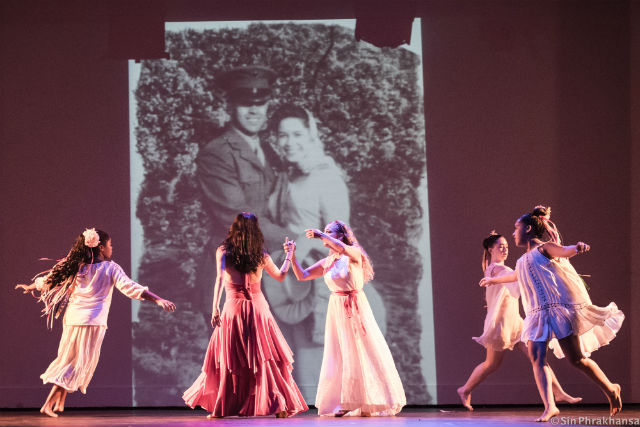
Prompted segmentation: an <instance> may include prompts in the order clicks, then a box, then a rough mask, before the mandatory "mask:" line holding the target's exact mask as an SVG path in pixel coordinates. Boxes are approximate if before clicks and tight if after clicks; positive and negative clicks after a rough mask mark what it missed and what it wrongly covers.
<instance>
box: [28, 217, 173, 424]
mask: <svg viewBox="0 0 640 427" xmlns="http://www.w3.org/2000/svg"><path fill="white" fill-rule="evenodd" d="M112 253H113V248H112V246H111V238H110V237H109V235H108V234H107V233H106V232H104V231H102V230H95V229H94V228H91V229H87V230H85V231H84V232H83V233H82V234H80V235H79V236H78V237H77V239H76V241H75V243H74V244H73V247H72V248H71V250H70V251H69V253H68V254H67V256H66V257H64V258H63V259H62V260H60V261H58V263H57V264H56V265H55V266H53V268H52V269H51V270H48V271H46V272H44V273H41V274H39V275H37V276H36V278H35V279H34V281H33V283H31V284H30V285H17V286H16V289H23V291H24V293H31V294H32V295H33V293H34V291H39V292H40V297H39V298H38V300H39V301H42V302H43V303H44V304H45V308H44V309H43V310H42V311H43V313H44V315H46V317H47V324H48V326H49V327H51V326H52V324H53V320H54V318H57V317H58V316H59V315H60V314H61V313H62V311H63V310H65V308H66V311H65V314H64V321H63V329H62V337H61V338H60V345H59V346H58V357H57V358H56V359H55V360H54V361H53V362H51V364H50V365H49V367H48V368H47V370H46V371H45V372H44V373H43V374H42V375H41V376H40V378H42V382H43V383H44V384H47V383H51V384H53V387H52V388H51V392H50V393H49V396H48V397H47V400H46V401H45V402H44V405H43V406H42V408H41V409H40V412H41V413H43V414H45V415H48V416H50V417H57V416H58V414H56V412H62V411H64V401H65V398H66V396H67V393H69V392H70V393H73V392H74V391H76V390H78V389H80V391H81V392H82V393H86V392H87V386H88V385H89V382H90V381H91V377H92V376H93V372H94V371H95V369H96V366H97V364H98V359H99V358H100V348H101V346H102V340H103V339H104V334H105V332H106V331H107V316H108V315H109V307H110V306H111V296H112V294H113V287H114V286H115V287H116V288H118V290H119V291H120V292H122V293H123V294H125V295H126V296H128V297H129V298H135V299H139V300H149V301H152V302H154V303H156V304H157V305H159V306H160V307H162V309H163V310H165V311H171V312H172V311H174V310H175V305H174V304H173V303H172V302H171V301H168V300H165V299H163V298H160V297H159V296H157V295H156V294H154V293H152V292H150V291H149V289H148V288H147V287H146V286H141V285H139V284H138V283H136V282H134V281H133V280H131V279H130V278H129V277H128V276H127V275H126V274H125V272H124V271H123V270H122V268H121V267H120V266H119V265H118V264H116V263H115V262H113V261H111V255H112Z"/></svg>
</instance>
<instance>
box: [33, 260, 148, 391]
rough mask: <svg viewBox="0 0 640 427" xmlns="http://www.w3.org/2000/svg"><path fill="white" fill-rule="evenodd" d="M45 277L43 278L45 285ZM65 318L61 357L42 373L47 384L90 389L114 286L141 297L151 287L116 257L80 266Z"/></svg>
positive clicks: (81, 389)
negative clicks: (129, 273) (129, 272)
mask: <svg viewBox="0 0 640 427" xmlns="http://www.w3.org/2000/svg"><path fill="white" fill-rule="evenodd" d="M43 281H44V280H40V281H39V282H40V283H39V284H40V286H41V285H42V283H43ZM36 285H38V283H36ZM73 286H74V288H73V291H72V293H71V296H70V298H69V305H68V306H67V308H66V311H65V314H64V321H63V329H62V337H61V338H60V344H59V346H58V357H56V359H55V360H54V361H53V362H51V364H50V365H49V367H48V368H47V370H46V371H45V372H44V373H43V374H42V375H40V378H41V379H42V382H43V383H44V384H47V383H50V384H57V385H58V386H60V387H62V388H64V389H65V390H67V391H68V392H74V391H76V390H78V389H79V390H80V391H81V392H82V393H86V392H87V386H88V385H89V382H90V381H91V378H92V377H93V373H94V371H95V369H96V366H97V365H98V360H99V359H100V348H101V347H102V340H103V339H104V334H105V332H106V330H107V317H108V315H109V307H110V306H111V297H112V295H113V288H114V286H115V287H116V288H117V289H118V290H119V291H120V292H122V293H123V294H125V295H126V296H128V297H129V298H134V299H142V294H143V293H144V291H145V290H147V289H148V288H147V287H146V286H141V285H139V284H138V283H136V282H134V281H133V280H131V279H130V278H129V277H128V276H127V275H126V274H125V272H124V271H123V270H122V268H121V267H120V266H119V265H118V264H116V263H115V262H113V261H102V262H97V263H94V264H85V265H83V266H82V267H80V270H79V271H78V274H77V276H76V279H75V283H74V285H73Z"/></svg>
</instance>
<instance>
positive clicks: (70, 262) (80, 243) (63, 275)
mask: <svg viewBox="0 0 640 427" xmlns="http://www.w3.org/2000/svg"><path fill="white" fill-rule="evenodd" d="M96 232H97V233H98V236H99V237H100V242H99V243H98V246H96V247H93V248H90V247H88V246H87V245H85V243H84V235H83V234H82V233H81V234H79V235H78V237H77V238H76V240H75V242H74V243H73V246H71V249H70V250H69V253H68V254H67V256H66V257H64V258H62V259H61V260H60V261H58V262H57V263H56V265H54V266H53V268H52V269H51V272H50V273H49V275H48V276H47V280H46V281H45V287H44V289H53V288H55V287H57V286H60V285H62V284H64V283H65V282H67V281H68V280H69V279H73V278H74V277H75V276H76V274H77V273H78V270H80V267H81V266H82V265H83V264H90V263H91V262H94V261H95V260H97V259H98V256H99V255H100V246H104V245H106V244H107V242H108V241H109V240H110V239H111V237H109V234H108V233H107V232H106V231H102V230H96ZM44 289H43V290H44Z"/></svg>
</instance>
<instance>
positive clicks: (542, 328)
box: [516, 247, 624, 358]
mask: <svg viewBox="0 0 640 427" xmlns="http://www.w3.org/2000/svg"><path fill="white" fill-rule="evenodd" d="M516 273H517V275H518V283H519V285H520V294H521V297H522V305H523V307H524V310H525V314H526V316H525V319H524V326H523V330H522V341H523V342H525V343H526V342H528V341H536V342H547V341H550V343H549V347H550V348H551V349H552V350H553V352H554V354H555V355H556V356H557V357H558V358H562V357H564V353H563V352H562V349H561V348H560V345H558V342H557V339H561V338H565V337H568V336H569V335H571V334H574V335H576V336H578V337H579V340H580V348H581V350H582V353H583V354H584V355H585V356H587V357H588V356H589V355H590V354H591V353H592V352H593V351H595V350H597V349H598V348H600V347H601V346H603V345H606V344H609V342H611V340H613V338H615V336H616V333H617V332H618V331H619V330H620V327H621V326H622V322H623V321H624V314H623V313H622V311H620V310H618V306H617V305H616V304H615V303H613V302H611V303H609V305H607V306H606V307H599V306H596V305H593V304H592V303H591V298H589V294H588V292H587V289H586V287H585V284H584V282H583V280H582V279H581V278H580V276H579V275H578V273H577V272H576V270H575V269H574V268H573V266H572V265H571V263H570V262H569V260H568V259H567V258H557V259H555V258H554V259H549V258H547V257H546V256H545V255H543V254H542V252H541V251H540V248H539V247H538V248H534V249H532V250H530V251H528V252H527V253H525V254H524V255H522V256H521V257H520V259H518V262H517V264H516Z"/></svg>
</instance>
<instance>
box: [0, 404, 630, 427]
mask: <svg viewBox="0 0 640 427" xmlns="http://www.w3.org/2000/svg"><path fill="white" fill-rule="evenodd" d="M560 411H561V412H560V415H559V416H558V417H555V418H554V419H552V421H551V422H550V423H549V424H551V425H640V405H627V406H625V407H624V408H623V411H622V412H621V413H620V414H619V415H617V416H616V417H613V418H609V417H608V407H606V406H604V405H584V406H572V407H568V406H560ZM541 412H542V406H486V407H483V406H478V407H477V408H476V410H475V411H474V412H467V411H465V410H463V409H462V408H460V407H429V408H424V407H420V408H415V407H414V408H407V409H404V410H403V411H402V412H401V413H400V414H399V415H398V416H395V417H379V418H375V417H371V418H360V417H343V418H331V417H318V416H317V415H316V411H315V410H314V409H311V410H309V411H307V412H305V413H303V414H300V415H296V416H294V417H291V418H287V419H276V418H275V417H256V418H237V417H230V418H222V419H215V420H208V419H207V418H206V417H205V416H206V412H205V411H203V410H195V411H194V410H190V409H183V408H174V409H148V408H147V409H121V408H116V409H113V408H105V409H74V408H69V409H67V411H65V413H64V415H63V416H61V417H58V418H49V417H46V416H44V415H41V414H40V413H39V412H38V411H37V410H35V409H34V410H13V409H12V410H2V411H1V412H0V426H3V427H4V426H50V427H53V426H65V427H69V426H78V427H105V426H140V427H141V426H155V427H184V426H189V427H196V426H213V425H216V426H220V425H224V426H233V427H241V426H242V427H244V426H327V427H329V426H330V427H337V426H362V427H382V426H392V427H393V426H424V425H432V426H443V425H446V426H481V427H482V426H534V425H535V426H540V424H539V423H536V422H534V421H533V420H534V419H535V418H536V417H537V416H538V415H540V413H541Z"/></svg>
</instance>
